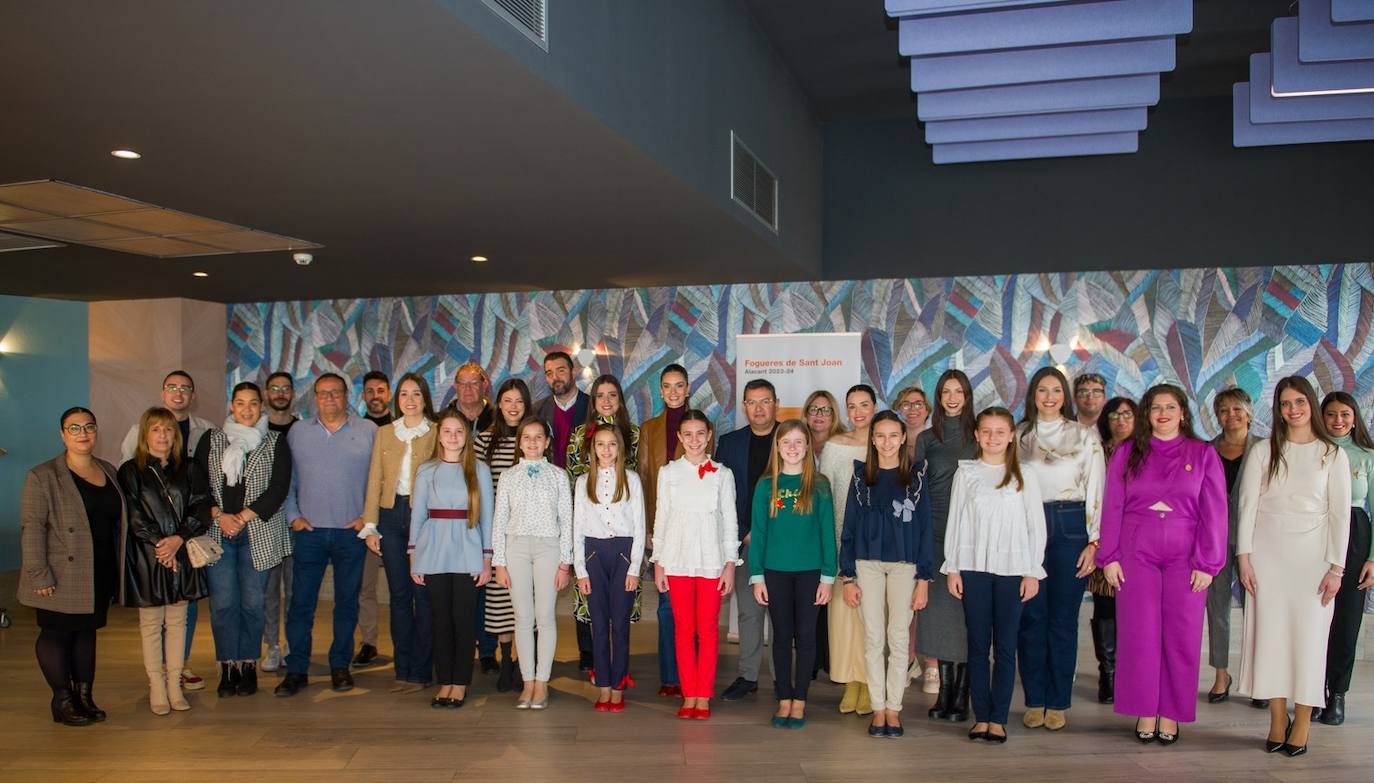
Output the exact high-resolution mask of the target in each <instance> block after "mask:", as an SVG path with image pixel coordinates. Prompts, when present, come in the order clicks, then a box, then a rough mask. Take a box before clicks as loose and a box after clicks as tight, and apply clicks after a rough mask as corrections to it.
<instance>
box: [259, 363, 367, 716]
mask: <svg viewBox="0 0 1374 783" xmlns="http://www.w3.org/2000/svg"><path fill="white" fill-rule="evenodd" d="M314 388H315V408H316V410H317V411H318V412H319V414H318V416H317V418H316V419H314V420H313V421H302V422H298V423H297V424H296V425H295V426H294V427H292V428H291V431H290V432H288V433H287V443H288V444H289V445H290V446H291V464H292V472H291V492H290V493H289V494H288V495H287V496H286V518H287V519H289V520H291V530H292V532H293V534H294V538H295V552H294V554H293V556H292V561H293V563H292V582H293V586H292V594H291V608H290V610H289V611H288V612H287V616H286V642H287V645H289V647H290V650H291V652H290V654H288V655H287V656H286V677H285V678H284V679H283V680H282V681H281V684H279V685H278V686H277V688H276V690H275V693H276V695H278V696H294V695H295V694H296V692H297V691H299V690H300V689H301V687H302V686H304V685H305V684H306V683H307V682H308V678H307V676H306V675H307V672H309V670H310V643H311V639H310V634H311V630H312V629H313V628H314V626H315V606H316V604H317V603H318V601H319V597H320V583H321V582H323V581H324V570H325V567H326V566H329V565H331V564H332V565H333V566H334V639H333V642H332V643H331V644H330V646H329V678H330V681H331V684H332V685H333V688H334V690H336V691H346V690H349V689H351V688H352V687H353V675H352V674H350V673H349V671H348V664H349V662H350V661H351V660H352V657H353V631H354V629H355V628H356V627H357V625H358V593H359V591H360V590H361V588H362V580H363V564H364V563H365V562H366V558H367V546H366V545H365V544H364V543H363V541H362V539H360V538H358V531H360V530H361V529H362V526H363V495H364V494H365V491H366V489H367V473H368V469H369V467H370V466H371V461H372V444H373V442H374V441H375V440H376V437H377V426H376V425H375V424H373V423H372V422H370V421H368V420H367V419H363V418H360V417H358V416H354V415H353V414H351V413H350V412H349V409H348V385H347V383H346V382H345V381H344V379H343V378H342V377H340V376H339V375H337V374H335V373H332V372H331V373H325V374H324V375H321V376H320V377H319V378H317V379H316V380H315V387H314Z"/></svg>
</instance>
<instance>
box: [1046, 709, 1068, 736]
mask: <svg viewBox="0 0 1374 783" xmlns="http://www.w3.org/2000/svg"><path fill="white" fill-rule="evenodd" d="M1067 725H1069V718H1068V716H1067V715H1065V714H1064V711H1063V710H1045V728H1047V729H1049V730H1050V731H1059V730H1060V729H1062V728H1064V727H1065V726H1067Z"/></svg>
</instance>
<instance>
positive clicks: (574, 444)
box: [565, 416, 648, 625]
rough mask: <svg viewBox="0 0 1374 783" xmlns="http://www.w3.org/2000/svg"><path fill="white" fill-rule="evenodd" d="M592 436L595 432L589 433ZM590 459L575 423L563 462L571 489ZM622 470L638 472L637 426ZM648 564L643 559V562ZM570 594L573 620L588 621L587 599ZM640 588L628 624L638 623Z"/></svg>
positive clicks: (608, 421) (607, 420)
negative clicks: (565, 458) (571, 596)
mask: <svg viewBox="0 0 1374 783" xmlns="http://www.w3.org/2000/svg"><path fill="white" fill-rule="evenodd" d="M597 423H598V425H604V426H609V427H613V426H615V418H614V417H612V416H601V417H598V418H597ZM593 434H595V433H593ZM593 459H594V457H592V454H591V444H590V443H589V442H588V440H587V425H586V424H579V425H577V429H575V430H573V433H572V437H570V438H568V452H567V460H566V463H565V464H566V466H567V467H566V470H567V471H568V481H570V482H571V483H572V485H573V487H576V486H577V478H578V476H581V475H582V474H584V473H586V472H587V471H588V470H590V469H591V463H592V460H593ZM625 469H626V470H629V471H635V470H638V469H639V427H636V426H635V425H633V424H631V425H630V442H629V443H626V444H625ZM645 562H646V563H647V562H648V561H647V560H646V561H645ZM572 594H573V617H575V618H576V619H577V621H578V622H579V623H587V624H588V625H590V624H591V622H592V610H591V607H589V606H588V605H587V597H586V596H584V595H582V593H580V592H579V591H577V590H574V591H572ZM643 597H644V596H643V587H642V585H641V587H636V588H635V605H634V609H632V610H631V611H630V622H632V623H637V622H639V615H640V611H641V606H640V603H641V600H642V599H643Z"/></svg>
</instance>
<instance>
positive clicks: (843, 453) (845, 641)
mask: <svg viewBox="0 0 1374 783" xmlns="http://www.w3.org/2000/svg"><path fill="white" fill-rule="evenodd" d="M844 403H845V411H846V412H847V413H848V414H849V423H850V424H851V425H852V426H853V428H854V429H853V430H851V431H849V432H841V433H839V434H838V435H832V436H830V439H829V440H827V441H826V443H825V448H823V449H821V459H820V466H819V469H820V472H821V473H822V474H824V475H825V477H826V478H827V479H829V481H830V486H832V487H847V486H849V483H850V481H851V480H852V479H853V478H854V463H855V462H858V463H860V464H861V465H862V464H863V462H864V460H865V459H866V458H867V457H868V426H869V424H870V423H871V422H872V421H873V414H875V413H877V412H878V394H877V392H875V391H873V387H872V386H869V385H868V384H865V383H861V384H859V385H857V386H854V387H852V388H851V389H850V390H849V391H848V392H847V393H846V394H845V395H844ZM831 496H832V500H833V501H834V504H835V540H836V541H839V540H840V534H841V533H842V532H843V530H842V528H843V527H844V509H845V505H846V501H847V500H848V497H849V496H848V493H846V492H840V491H836V492H833V493H832V495H831ZM829 614H830V628H829V637H830V666H829V667H828V668H827V669H826V671H828V672H829V673H830V679H831V680H832V681H834V682H838V683H842V684H843V685H844V696H843V697H841V698H840V712H842V713H846V714H848V713H851V712H857V713H858V714H859V715H870V714H872V713H873V705H872V703H871V700H870V699H869V696H868V674H867V670H866V669H865V666H866V664H865V662H864V624H863V618H861V617H860V616H859V610H858V609H855V608H853V607H851V606H848V605H847V604H845V602H844V601H831V602H830V609H829Z"/></svg>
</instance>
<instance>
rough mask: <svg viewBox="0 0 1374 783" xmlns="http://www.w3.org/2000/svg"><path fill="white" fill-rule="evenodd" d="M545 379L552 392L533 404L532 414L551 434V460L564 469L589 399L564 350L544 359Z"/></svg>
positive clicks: (589, 401) (584, 417)
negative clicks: (569, 445) (574, 432)
mask: <svg viewBox="0 0 1374 783" xmlns="http://www.w3.org/2000/svg"><path fill="white" fill-rule="evenodd" d="M544 380H545V381H546V382H547V383H548V384H549V391H551V392H553V393H552V394H550V395H549V396H548V397H545V398H544V399H542V400H540V401H539V402H538V403H536V404H535V406H534V415H536V416H538V417H539V418H541V419H543V420H544V423H545V424H547V425H549V430H550V431H551V432H553V443H552V444H550V448H551V449H552V451H553V460H552V461H553V464H555V465H557V466H558V467H560V468H564V467H567V461H568V453H567V452H568V441H569V440H570V439H571V438H572V433H573V430H574V429H576V428H577V425H578V424H581V423H582V422H584V421H586V419H587V406H588V405H589V404H591V398H590V397H588V396H587V393H586V392H584V391H582V390H581V389H578V388H577V383H576V381H575V380H574V376H573V360H572V357H571V356H569V355H568V354H566V353H564V352H563V351H554V352H553V353H550V354H549V355H547V356H545V357H544Z"/></svg>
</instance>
